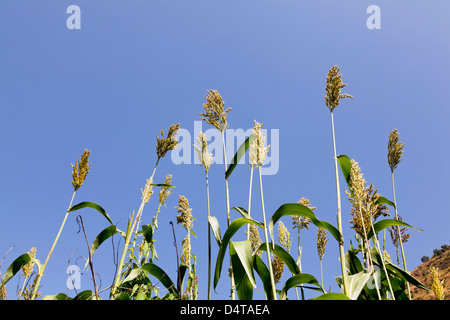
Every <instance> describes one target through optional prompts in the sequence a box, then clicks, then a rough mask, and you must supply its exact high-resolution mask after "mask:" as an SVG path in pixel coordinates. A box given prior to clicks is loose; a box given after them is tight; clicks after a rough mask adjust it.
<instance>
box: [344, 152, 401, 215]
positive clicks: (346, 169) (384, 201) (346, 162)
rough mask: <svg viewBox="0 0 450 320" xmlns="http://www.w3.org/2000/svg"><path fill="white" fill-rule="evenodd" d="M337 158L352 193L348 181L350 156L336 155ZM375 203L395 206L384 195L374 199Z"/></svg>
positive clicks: (350, 166) (350, 168) (350, 164)
mask: <svg viewBox="0 0 450 320" xmlns="http://www.w3.org/2000/svg"><path fill="white" fill-rule="evenodd" d="M337 158H338V162H339V166H340V167H341V171H342V174H343V175H344V178H345V181H346V182H347V186H348V189H349V191H350V193H351V194H352V195H353V188H352V185H351V182H350V171H351V170H352V161H351V160H350V158H349V157H348V156H346V155H344V154H342V155H339V156H337ZM376 203H377V204H388V205H390V206H393V207H395V204H394V203H393V202H392V201H391V200H389V199H387V198H385V197H381V196H380V197H379V198H378V200H377V201H376Z"/></svg>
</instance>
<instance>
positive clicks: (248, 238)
mask: <svg viewBox="0 0 450 320" xmlns="http://www.w3.org/2000/svg"><path fill="white" fill-rule="evenodd" d="M253 170H254V167H253V166H252V165H251V166H250V187H249V191H248V208H247V213H248V217H249V218H250V209H251V206H252V185H253ZM247 240H250V224H247Z"/></svg>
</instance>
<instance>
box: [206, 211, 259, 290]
mask: <svg viewBox="0 0 450 320" xmlns="http://www.w3.org/2000/svg"><path fill="white" fill-rule="evenodd" d="M248 223H253V224H255V225H258V226H260V227H264V225H262V224H261V223H260V222H258V221H255V220H252V219H245V218H238V219H236V220H234V221H233V222H232V223H231V224H230V226H229V227H228V229H227V231H225V234H224V235H223V239H222V241H221V244H220V247H219V252H218V254H217V261H216V268H215V272H214V289H215V288H216V286H217V283H218V282H219V279H220V273H221V272H222V265H223V259H224V257H225V252H226V250H227V247H228V243H229V242H230V240H231V237H232V236H233V235H234V234H235V233H236V232H237V231H238V230H239V229H240V228H241V227H242V226H244V225H246V224H248Z"/></svg>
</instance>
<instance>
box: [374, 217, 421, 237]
mask: <svg viewBox="0 0 450 320" xmlns="http://www.w3.org/2000/svg"><path fill="white" fill-rule="evenodd" d="M391 226H402V227H407V228H411V229H414V230H417V231H422V230H421V229H416V228H414V227H412V226H410V225H409V224H407V223H406V222H403V221H401V220H396V219H383V220H380V221H377V222H376V223H374V224H373V228H374V230H375V233H379V232H380V231H381V230H383V229H385V228H387V227H391ZM372 236H373V231H372V229H370V230H369V232H368V233H367V238H368V239H370V238H372Z"/></svg>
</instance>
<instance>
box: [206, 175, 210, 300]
mask: <svg viewBox="0 0 450 320" xmlns="http://www.w3.org/2000/svg"><path fill="white" fill-rule="evenodd" d="M205 172H206V201H207V204H208V300H211V226H210V225H209V217H210V209H209V183H208V171H207V170H205Z"/></svg>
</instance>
